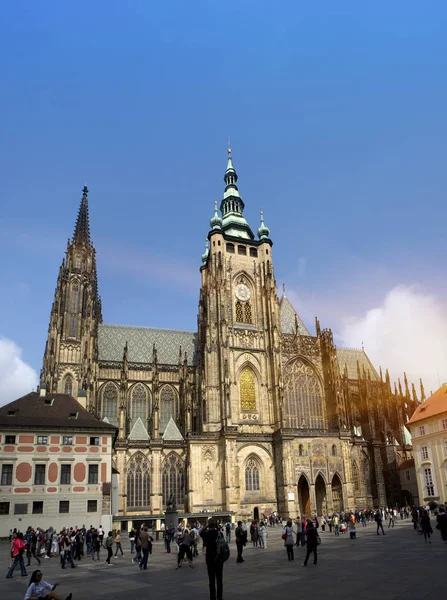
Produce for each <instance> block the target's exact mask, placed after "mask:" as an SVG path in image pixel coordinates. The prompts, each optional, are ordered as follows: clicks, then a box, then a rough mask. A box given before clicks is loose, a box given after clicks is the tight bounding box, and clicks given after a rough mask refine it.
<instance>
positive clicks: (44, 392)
mask: <svg viewBox="0 0 447 600" xmlns="http://www.w3.org/2000/svg"><path fill="white" fill-rule="evenodd" d="M46 395H47V388H46V387H45V384H43V385H41V386H40V389H39V396H40V397H41V398H45V396H46Z"/></svg>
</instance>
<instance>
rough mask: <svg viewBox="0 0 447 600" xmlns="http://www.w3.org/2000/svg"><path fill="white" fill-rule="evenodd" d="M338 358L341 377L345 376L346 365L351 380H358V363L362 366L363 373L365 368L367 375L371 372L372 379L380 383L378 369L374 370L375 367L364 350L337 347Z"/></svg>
mask: <svg viewBox="0 0 447 600" xmlns="http://www.w3.org/2000/svg"><path fill="white" fill-rule="evenodd" d="M337 358H338V364H339V366H340V373H341V375H343V371H344V370H345V365H346V366H347V367H348V377H349V379H357V361H358V363H359V365H360V372H361V373H363V367H365V371H366V373H368V371H369V372H370V374H371V379H373V380H374V381H378V380H379V379H380V377H379V375H378V373H377V371H376V369H375V368H374V365H373V364H372V362H371V361H370V360H369V358H368V356H367V355H366V353H365V351H364V350H356V349H355V348H338V347H337Z"/></svg>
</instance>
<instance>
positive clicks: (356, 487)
mask: <svg viewBox="0 0 447 600" xmlns="http://www.w3.org/2000/svg"><path fill="white" fill-rule="evenodd" d="M352 483H353V484H354V490H355V491H356V492H358V491H359V489H360V479H359V469H358V467H357V463H356V462H355V461H354V462H353V463H352Z"/></svg>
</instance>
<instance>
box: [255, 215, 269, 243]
mask: <svg viewBox="0 0 447 600" xmlns="http://www.w3.org/2000/svg"><path fill="white" fill-rule="evenodd" d="M258 236H259V239H260V240H268V239H270V229H269V228H268V227H267V226H266V224H265V223H264V213H263V212H262V210H261V227H260V228H259V229H258Z"/></svg>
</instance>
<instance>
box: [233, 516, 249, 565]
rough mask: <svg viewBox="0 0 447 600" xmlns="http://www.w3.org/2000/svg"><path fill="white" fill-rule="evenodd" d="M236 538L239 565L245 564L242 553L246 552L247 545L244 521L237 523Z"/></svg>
mask: <svg viewBox="0 0 447 600" xmlns="http://www.w3.org/2000/svg"><path fill="white" fill-rule="evenodd" d="M234 534H235V536H236V548H237V559H236V562H237V563H243V562H244V559H243V558H242V552H243V550H244V546H245V544H246V543H247V532H246V531H244V529H243V528H242V521H238V522H237V527H236V531H235V532H234Z"/></svg>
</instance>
